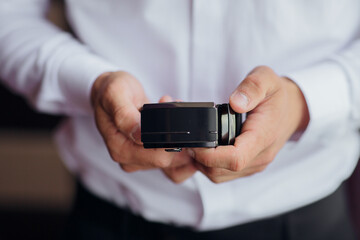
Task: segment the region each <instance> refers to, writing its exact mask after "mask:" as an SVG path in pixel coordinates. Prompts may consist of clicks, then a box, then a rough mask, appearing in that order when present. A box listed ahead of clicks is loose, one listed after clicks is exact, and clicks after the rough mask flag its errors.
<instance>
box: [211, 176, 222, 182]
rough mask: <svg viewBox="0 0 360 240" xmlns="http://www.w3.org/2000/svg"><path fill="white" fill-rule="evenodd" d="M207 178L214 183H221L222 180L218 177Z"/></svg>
mask: <svg viewBox="0 0 360 240" xmlns="http://www.w3.org/2000/svg"><path fill="white" fill-rule="evenodd" d="M209 180H210V181H211V182H213V183H215V184H219V183H222V182H223V181H222V180H221V178H219V177H209Z"/></svg>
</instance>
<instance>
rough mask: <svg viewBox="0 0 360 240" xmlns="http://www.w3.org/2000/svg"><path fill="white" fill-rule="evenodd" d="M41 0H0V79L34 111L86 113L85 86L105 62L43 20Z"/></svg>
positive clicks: (88, 110)
mask: <svg viewBox="0 0 360 240" xmlns="http://www.w3.org/2000/svg"><path fill="white" fill-rule="evenodd" d="M47 9H48V1H47V0H11V1H1V2H0V78H1V79H2V81H3V82H4V83H5V85H7V86H8V87H10V88H11V89H12V90H13V91H15V92H17V93H20V94H21V95H23V96H25V97H26V98H27V99H28V100H29V102H30V103H31V104H32V105H33V106H34V107H35V108H36V109H38V110H39V111H43V112H47V113H55V114H66V115H88V114H91V113H92V108H91V104H90V90H91V86H92V84H93V82H94V81H95V79H96V78H97V76H99V75H100V74H101V73H103V72H107V71H115V70H117V67H116V66H115V65H114V64H112V63H111V62H109V61H107V60H105V59H103V58H102V57H100V56H98V55H96V54H94V53H93V52H92V51H91V49H89V48H88V47H86V46H85V45H84V44H82V43H80V42H79V41H78V40H77V39H75V38H74V37H73V36H71V35H70V34H69V33H67V32H64V31H62V30H60V29H59V28H57V27H56V26H55V25H53V24H52V23H50V22H49V21H48V20H47V19H46V13H47Z"/></svg>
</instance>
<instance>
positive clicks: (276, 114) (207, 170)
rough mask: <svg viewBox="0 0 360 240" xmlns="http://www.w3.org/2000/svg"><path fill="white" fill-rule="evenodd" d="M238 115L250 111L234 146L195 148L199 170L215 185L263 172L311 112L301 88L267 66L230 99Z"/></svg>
mask: <svg viewBox="0 0 360 240" xmlns="http://www.w3.org/2000/svg"><path fill="white" fill-rule="evenodd" d="M230 106H231V107H232V109H233V110H234V111H236V112H238V113H246V112H248V115H247V119H246V121H245V122H244V125H243V128H242V131H241V134H240V135H239V136H238V137H237V138H236V139H235V143H234V146H219V147H217V148H193V149H189V151H188V152H189V154H190V155H191V156H192V157H193V158H194V159H195V160H196V161H195V165H196V167H197V168H198V169H199V170H200V171H201V172H202V173H203V174H205V175H206V176H207V177H208V178H209V179H210V180H211V181H213V182H215V183H220V182H225V181H230V180H233V179H236V178H240V177H244V176H249V175H252V174H254V173H257V172H260V171H263V170H264V169H265V168H266V167H267V166H268V165H269V164H270V163H271V162H272V161H273V159H274V158H275V156H276V155H277V153H278V152H279V150H280V149H281V148H282V147H283V145H284V144H285V142H286V141H287V140H288V139H289V138H290V137H291V136H292V135H293V134H294V133H295V132H296V131H304V130H305V129H306V127H307V124H308V122H309V112H308V108H307V104H306V101H305V99H304V96H303V94H302V92H301V90H300V89H299V87H298V86H297V85H296V84H295V83H294V82H293V81H291V80H290V79H288V78H285V77H280V76H278V75H277V74H276V73H275V72H274V71H273V70H272V69H270V68H269V67H265V66H260V67H257V68H255V69H254V70H253V71H252V72H250V73H249V75H248V76H247V77H246V78H245V79H244V80H243V81H242V82H241V83H240V85H239V86H238V87H237V89H236V90H235V91H234V92H233V93H232V95H231V97H230Z"/></svg>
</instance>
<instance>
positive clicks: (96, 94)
mask: <svg viewBox="0 0 360 240" xmlns="http://www.w3.org/2000/svg"><path fill="white" fill-rule="evenodd" d="M91 102H92V105H93V107H94V112H95V120H96V126H97V128H98V130H99V132H100V134H101V135H102V137H103V139H104V141H105V144H106V146H107V149H108V151H109V153H110V156H111V157H112V159H113V160H114V161H116V162H118V163H119V164H120V166H121V168H122V169H123V170H124V171H126V172H134V171H138V170H145V169H150V168H169V169H170V167H172V168H176V167H181V166H183V165H184V164H185V163H188V162H190V161H192V159H191V158H190V156H189V155H188V154H186V152H182V153H167V152H165V151H164V149H144V148H143V146H142V143H141V140H140V138H141V137H140V135H141V133H140V112H139V109H140V108H141V107H142V106H143V104H144V103H146V102H148V99H147V97H146V95H145V93H144V90H143V88H142V86H141V84H140V83H139V82H138V81H137V80H136V79H135V77H133V76H132V75H130V74H129V73H126V72H109V73H104V74H102V75H100V76H99V77H98V78H97V79H96V81H95V83H94V84H93V87H92V91H91ZM173 171H174V170H168V172H169V173H168V174H167V175H168V176H169V175H171V172H173ZM194 171H195V170H194ZM181 180H185V179H184V177H182V178H180V177H177V178H176V179H175V181H176V182H180V181H181Z"/></svg>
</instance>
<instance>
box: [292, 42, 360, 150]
mask: <svg viewBox="0 0 360 240" xmlns="http://www.w3.org/2000/svg"><path fill="white" fill-rule="evenodd" d="M286 76H287V77H289V78H290V79H292V80H293V81H294V82H295V83H296V84H297V85H298V86H299V87H300V89H301V91H302V92H303V94H304V97H305V99H306V102H307V105H308V109H309V113H310V122H309V125H308V127H307V129H306V131H305V132H304V133H303V135H302V136H301V138H300V141H302V142H307V143H308V144H313V143H315V142H317V143H319V141H320V143H324V144H326V142H327V140H330V139H332V138H335V137H339V136H341V134H342V133H343V132H344V131H347V130H348V129H352V130H358V129H359V128H360V40H357V41H355V42H354V43H353V44H352V45H351V46H350V47H348V48H347V49H344V50H342V51H341V52H339V53H336V54H333V55H332V56H331V57H329V58H328V59H326V60H324V61H322V62H319V63H317V64H314V65H312V66H310V67H308V68H305V69H301V70H298V71H294V72H291V73H288V74H286ZM303 138H304V140H302V139H303Z"/></svg>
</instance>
